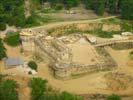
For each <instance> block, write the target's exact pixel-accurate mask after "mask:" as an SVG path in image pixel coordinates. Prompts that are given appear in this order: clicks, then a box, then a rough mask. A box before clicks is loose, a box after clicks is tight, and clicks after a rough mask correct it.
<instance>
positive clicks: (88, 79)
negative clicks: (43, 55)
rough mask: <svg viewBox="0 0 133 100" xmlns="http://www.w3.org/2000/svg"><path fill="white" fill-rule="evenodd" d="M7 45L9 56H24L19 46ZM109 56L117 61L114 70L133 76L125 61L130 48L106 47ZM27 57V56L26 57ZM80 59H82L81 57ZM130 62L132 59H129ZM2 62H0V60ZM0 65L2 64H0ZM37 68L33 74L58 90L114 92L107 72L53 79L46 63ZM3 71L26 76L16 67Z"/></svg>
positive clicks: (131, 69) (132, 69)
mask: <svg viewBox="0 0 133 100" xmlns="http://www.w3.org/2000/svg"><path fill="white" fill-rule="evenodd" d="M6 47H7V54H8V55H9V56H17V57H18V56H19V57H24V55H22V54H21V53H20V52H19V50H20V49H19V48H18V47H17V48H11V47H8V46H6ZM106 49H107V50H108V51H109V52H110V54H111V56H112V57H113V58H114V59H115V61H116V62H117V63H118V65H119V67H118V68H117V69H116V70H114V71H113V72H115V71H119V72H124V73H127V74H128V75H131V76H133V74H132V73H133V67H132V65H130V66H128V65H127V63H128V62H129V61H130V59H129V57H128V54H129V52H130V51H131V50H120V51H117V50H113V49H111V48H106ZM27 59H28V58H27ZM29 59H30V58H29ZM81 60H82V59H81ZM130 62H132V61H130ZM1 63H2V62H1ZM0 65H2V64H0ZM38 66H39V69H38V74H37V75H35V76H39V77H42V78H44V79H47V80H48V81H49V84H50V85H51V86H52V87H53V88H55V89H57V90H60V91H68V92H72V93H76V94H87V93H103V94H110V93H114V91H111V90H109V89H108V87H107V84H106V80H105V78H104V75H105V74H107V73H108V72H97V73H94V74H89V75H86V76H84V77H79V78H77V79H72V80H66V81H62V80H59V79H55V78H54V77H53V75H52V74H51V70H50V69H49V67H48V65H47V64H44V63H39V64H38ZM4 72H5V73H6V72H7V73H9V72H10V73H14V74H15V75H16V76H18V75H20V76H23V77H28V76H27V75H25V73H23V72H21V71H20V70H19V69H17V68H13V69H8V70H7V69H4Z"/></svg>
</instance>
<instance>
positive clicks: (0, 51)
mask: <svg viewBox="0 0 133 100" xmlns="http://www.w3.org/2000/svg"><path fill="white" fill-rule="evenodd" d="M6 56H7V55H6V48H5V47H4V44H3V41H2V39H1V38H0V60H2V59H3V58H5V57H6Z"/></svg>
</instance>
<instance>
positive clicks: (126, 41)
mask: <svg viewBox="0 0 133 100" xmlns="http://www.w3.org/2000/svg"><path fill="white" fill-rule="evenodd" d="M117 43H133V40H129V39H121V40H109V41H105V42H101V43H96V44H95V45H94V46H95V47H104V46H110V45H113V44H117Z"/></svg>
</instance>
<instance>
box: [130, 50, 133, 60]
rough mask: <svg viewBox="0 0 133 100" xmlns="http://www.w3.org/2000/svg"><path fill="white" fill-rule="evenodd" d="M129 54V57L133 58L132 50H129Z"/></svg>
mask: <svg viewBox="0 0 133 100" xmlns="http://www.w3.org/2000/svg"><path fill="white" fill-rule="evenodd" d="M129 56H130V58H131V59H133V51H131V52H130V54H129Z"/></svg>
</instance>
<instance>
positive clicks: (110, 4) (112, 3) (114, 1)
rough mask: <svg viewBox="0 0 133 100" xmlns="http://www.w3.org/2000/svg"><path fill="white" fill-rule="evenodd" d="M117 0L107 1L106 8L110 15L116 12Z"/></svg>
mask: <svg viewBox="0 0 133 100" xmlns="http://www.w3.org/2000/svg"><path fill="white" fill-rule="evenodd" d="M117 6H118V0H108V8H109V12H110V13H111V14H115V13H116V11H117Z"/></svg>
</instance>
